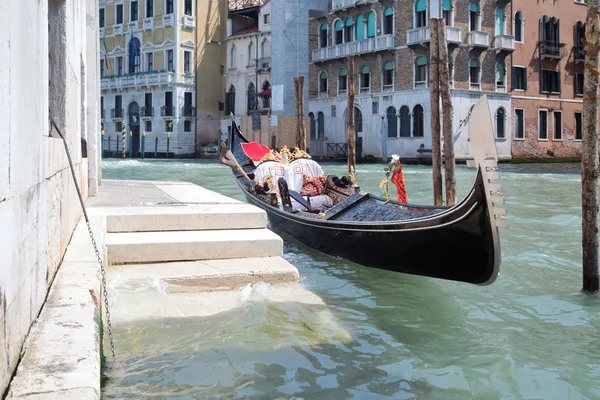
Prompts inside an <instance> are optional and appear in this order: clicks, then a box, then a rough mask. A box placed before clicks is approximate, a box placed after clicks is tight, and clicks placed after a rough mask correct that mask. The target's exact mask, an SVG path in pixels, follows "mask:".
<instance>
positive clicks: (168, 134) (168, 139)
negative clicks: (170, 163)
mask: <svg viewBox="0 0 600 400" xmlns="http://www.w3.org/2000/svg"><path fill="white" fill-rule="evenodd" d="M170 141H171V132H167V155H166V158H169V142H170Z"/></svg>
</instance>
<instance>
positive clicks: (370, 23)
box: [367, 11, 377, 38]
mask: <svg viewBox="0 0 600 400" xmlns="http://www.w3.org/2000/svg"><path fill="white" fill-rule="evenodd" d="M376 31H377V23H376V22H375V11H371V12H369V14H368V15H367V37H368V38H372V37H375V32H376Z"/></svg>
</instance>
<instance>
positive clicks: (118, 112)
mask: <svg viewBox="0 0 600 400" xmlns="http://www.w3.org/2000/svg"><path fill="white" fill-rule="evenodd" d="M114 117H115V118H123V96H121V95H120V94H118V95H116V96H115V115H114Z"/></svg>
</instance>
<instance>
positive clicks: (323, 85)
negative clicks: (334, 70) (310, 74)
mask: <svg viewBox="0 0 600 400" xmlns="http://www.w3.org/2000/svg"><path fill="white" fill-rule="evenodd" d="M319 93H327V72H325V71H321V73H320V74H319Z"/></svg>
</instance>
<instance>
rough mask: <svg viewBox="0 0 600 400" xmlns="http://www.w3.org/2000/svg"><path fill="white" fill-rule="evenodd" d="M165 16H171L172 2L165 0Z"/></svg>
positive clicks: (171, 0)
mask: <svg viewBox="0 0 600 400" xmlns="http://www.w3.org/2000/svg"><path fill="white" fill-rule="evenodd" d="M165 14H173V0H165Z"/></svg>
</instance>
